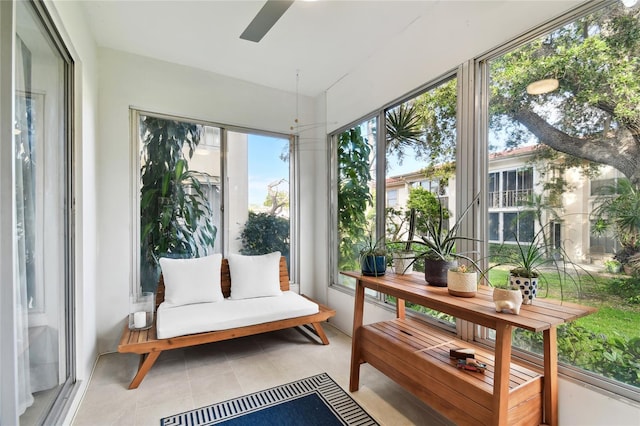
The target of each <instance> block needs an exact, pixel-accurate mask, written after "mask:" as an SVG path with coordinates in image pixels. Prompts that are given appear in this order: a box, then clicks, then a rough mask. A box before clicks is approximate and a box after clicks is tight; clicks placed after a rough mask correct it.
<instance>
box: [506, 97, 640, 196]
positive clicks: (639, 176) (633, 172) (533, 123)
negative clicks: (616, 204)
mask: <svg viewBox="0 0 640 426" xmlns="http://www.w3.org/2000/svg"><path fill="white" fill-rule="evenodd" d="M513 118H515V119H516V120H518V121H519V122H520V123H522V125H524V126H525V127H526V128H527V129H529V131H530V132H531V133H533V134H534V135H535V136H536V137H537V138H538V139H539V141H540V143H542V144H545V145H547V146H549V147H550V148H553V149H555V150H556V151H560V152H563V153H565V154H569V155H572V156H574V157H579V158H584V159H586V160H589V161H593V162H595V163H598V164H606V165H609V166H612V167H614V168H616V169H618V170H619V171H620V172H622V173H623V174H624V175H625V176H626V177H628V178H629V180H631V181H632V182H634V183H636V184H638V183H640V160H639V159H638V157H639V156H640V149H639V147H638V142H637V141H636V139H635V138H634V137H633V135H632V134H631V133H630V132H629V131H622V132H621V134H622V136H621V137H618V138H607V137H606V135H603V136H599V137H591V138H588V139H583V138H577V137H573V136H570V135H568V134H566V133H564V132H562V131H560V130H558V129H557V128H555V127H553V126H552V125H551V124H549V123H547V122H546V121H545V120H544V119H543V118H542V117H540V116H539V115H538V114H536V113H534V112H533V111H531V110H528V109H520V110H517V111H515V112H514V113H513Z"/></svg>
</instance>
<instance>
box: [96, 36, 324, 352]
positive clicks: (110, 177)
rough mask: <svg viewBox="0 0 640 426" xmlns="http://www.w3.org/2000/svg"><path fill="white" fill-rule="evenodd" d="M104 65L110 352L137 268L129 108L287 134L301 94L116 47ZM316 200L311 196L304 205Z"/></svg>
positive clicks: (102, 281)
mask: <svg viewBox="0 0 640 426" xmlns="http://www.w3.org/2000/svg"><path fill="white" fill-rule="evenodd" d="M99 64H100V80H99V87H100V91H99V111H100V113H99V140H100V144H99V147H98V150H97V153H96V154H97V157H98V158H99V159H100V162H99V164H98V168H97V181H98V191H97V192H98V242H97V247H98V251H99V253H98V256H99V262H98V279H97V297H98V300H99V303H98V306H97V308H96V309H97V323H96V328H97V334H98V350H99V351H100V352H107V351H113V350H115V349H116V346H117V340H118V337H119V335H120V332H121V329H122V327H123V326H124V318H125V317H126V315H127V313H128V303H129V302H128V295H129V283H130V279H131V275H132V274H133V270H134V269H133V265H132V261H131V247H132V246H131V242H132V238H133V236H132V229H134V224H133V223H132V217H131V208H132V205H131V203H132V199H133V197H134V196H135V195H136V194H132V189H131V188H132V187H133V180H132V179H133V177H132V173H131V169H132V158H131V156H132V155H131V152H132V149H131V145H130V143H131V142H130V136H129V135H130V132H129V107H130V106H133V107H136V108H139V109H142V110H147V111H152V112H161V113H166V114H174V115H177V116H182V117H188V118H194V119H202V120H208V121H212V122H217V123H222V124H227V125H236V126H243V127H249V128H253V129H260V130H266V131H273V132H280V133H285V134H286V133H289V132H290V127H291V126H292V125H293V124H294V120H295V118H296V117H295V110H296V108H295V105H296V95H295V94H293V93H286V92H282V91H278V90H274V89H269V88H266V87H262V86H258V85H255V84H250V83H247V82H244V81H241V80H237V79H233V78H229V77H223V76H220V75H217V74H212V73H209V72H205V71H201V70H197V69H194V68H188V67H184V66H181V65H176V64H171V63H167V62H161V61H157V60H154V59H149V58H146V57H142V56H137V55H132V54H127V53H123V52H118V51H114V50H110V49H100V51H99ZM299 104H300V105H299V111H300V115H301V117H300V119H301V120H304V121H306V122H309V121H311V119H312V117H313V114H314V112H313V104H312V103H311V100H310V99H308V98H304V97H302V98H301V99H300V100H299ZM305 161H311V159H309V158H306V157H305ZM301 170H302V184H303V185H307V184H308V183H307V182H309V180H310V179H313V176H312V175H311V174H310V173H313V170H314V168H313V166H308V165H304V164H303V165H302V167H301ZM312 202H313V201H312V199H311V200H309V202H308V203H306V204H305V203H304V202H303V206H302V208H303V210H305V211H307V210H309V211H310V210H311V209H310V208H308V207H307V204H310V203H312ZM303 221H304V222H305V223H306V224H303V226H307V227H309V232H313V229H312V228H311V226H312V224H310V221H309V220H308V219H305V218H303Z"/></svg>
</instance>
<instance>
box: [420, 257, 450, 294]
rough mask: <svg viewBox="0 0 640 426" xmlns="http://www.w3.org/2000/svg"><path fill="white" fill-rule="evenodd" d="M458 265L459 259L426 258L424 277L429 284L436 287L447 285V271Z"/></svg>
mask: <svg viewBox="0 0 640 426" xmlns="http://www.w3.org/2000/svg"><path fill="white" fill-rule="evenodd" d="M456 266H458V261H457V260H451V261H447V260H441V259H436V260H434V259H425V260H424V279H425V281H426V282H427V284H429V285H433V286H436V287H446V286H447V271H448V270H449V269H451V268H455V267H456Z"/></svg>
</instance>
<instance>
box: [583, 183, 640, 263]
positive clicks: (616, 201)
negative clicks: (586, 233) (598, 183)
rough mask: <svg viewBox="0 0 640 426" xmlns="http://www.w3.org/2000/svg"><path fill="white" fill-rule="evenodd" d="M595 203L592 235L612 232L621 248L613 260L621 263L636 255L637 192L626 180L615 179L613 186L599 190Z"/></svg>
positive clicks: (639, 247)
mask: <svg viewBox="0 0 640 426" xmlns="http://www.w3.org/2000/svg"><path fill="white" fill-rule="evenodd" d="M597 201H598V202H599V206H598V207H597V208H596V209H595V211H594V215H595V218H596V222H595V227H594V232H595V233H597V234H598V233H604V232H605V231H607V230H608V229H613V230H614V231H615V234H616V237H617V238H618V240H619V241H620V244H621V245H622V250H621V251H620V252H619V253H617V254H616V257H617V258H618V260H619V261H620V262H621V263H623V264H625V263H627V261H628V259H629V258H630V257H632V256H633V255H634V254H637V253H639V252H640V191H639V190H638V188H637V187H636V186H634V185H633V184H632V183H631V181H630V180H629V179H619V180H618V181H617V182H616V184H615V185H609V186H605V187H603V188H601V191H600V195H599V197H598V199H597Z"/></svg>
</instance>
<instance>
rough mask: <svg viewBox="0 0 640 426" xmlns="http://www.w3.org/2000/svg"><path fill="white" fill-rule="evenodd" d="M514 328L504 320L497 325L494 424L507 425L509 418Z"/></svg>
mask: <svg viewBox="0 0 640 426" xmlns="http://www.w3.org/2000/svg"><path fill="white" fill-rule="evenodd" d="M512 330H513V326H511V325H508V324H505V323H502V322H499V323H498V325H497V327H496V350H495V359H496V361H495V369H496V370H495V374H494V377H493V424H494V425H499V426H506V425H507V420H508V419H507V415H508V408H509V375H510V369H511V332H512Z"/></svg>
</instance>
